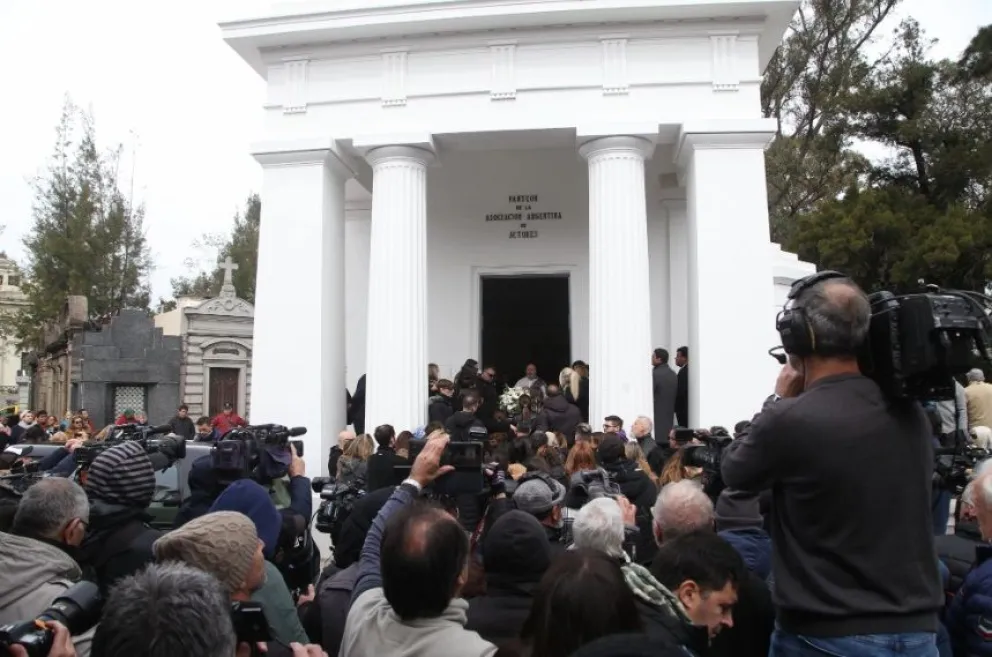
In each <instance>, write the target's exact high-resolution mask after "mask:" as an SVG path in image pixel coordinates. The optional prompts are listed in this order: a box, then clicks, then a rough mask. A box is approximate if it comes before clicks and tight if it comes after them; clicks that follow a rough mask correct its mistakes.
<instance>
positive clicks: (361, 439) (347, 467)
mask: <svg viewBox="0 0 992 657" xmlns="http://www.w3.org/2000/svg"><path fill="white" fill-rule="evenodd" d="M374 445H375V443H374V442H373V440H372V436H370V435H368V434H367V433H363V434H362V435H360V436H358V437H357V438H355V439H354V440H351V441H349V442H348V446H347V447H345V448H344V453H343V454H341V458H340V459H338V476H337V481H338V482H339V483H342V484H345V485H350V484H353V483H355V482H356V481H358V480H359V479H361V480H362V481H363V482H364V481H365V478H366V476H367V474H368V460H369V457H370V456H371V455H372V452H373V451H374V450H373V446H374Z"/></svg>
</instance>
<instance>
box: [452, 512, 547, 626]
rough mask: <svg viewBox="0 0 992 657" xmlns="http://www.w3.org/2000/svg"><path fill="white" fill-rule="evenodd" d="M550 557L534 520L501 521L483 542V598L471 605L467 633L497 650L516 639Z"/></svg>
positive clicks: (515, 516) (517, 516) (522, 516)
mask: <svg viewBox="0 0 992 657" xmlns="http://www.w3.org/2000/svg"><path fill="white" fill-rule="evenodd" d="M551 555H552V552H551V545H550V544H549V543H548V538H547V536H546V535H545V532H544V529H543V528H542V527H541V524H540V523H539V522H538V521H537V520H536V519H535V518H534V517H533V516H531V515H530V514H528V513H525V512H523V511H509V512H507V513H505V514H504V515H502V516H500V517H499V519H498V520H496V522H494V523H493V526H492V527H491V528H490V529H489V531H488V532H487V533H486V535H485V537H484V539H483V541H482V559H483V566H484V568H485V572H486V593H485V595H482V596H477V597H475V598H472V599H471V600H469V603H468V620H466V622H465V629H467V630H473V631H475V632H478V633H479V636H481V637H482V638H483V639H485V640H486V641H489V642H490V643H493V644H496V645H500V643H501V642H504V641H511V640H513V639H516V638H518V637H519V636H520V630H521V629H523V626H524V621H525V620H527V615H528V614H529V613H530V608H531V606H532V604H533V602H534V592H535V591H536V590H537V585H538V582H540V581H541V576H542V575H544V571H546V570H547V569H548V566H550V565H551Z"/></svg>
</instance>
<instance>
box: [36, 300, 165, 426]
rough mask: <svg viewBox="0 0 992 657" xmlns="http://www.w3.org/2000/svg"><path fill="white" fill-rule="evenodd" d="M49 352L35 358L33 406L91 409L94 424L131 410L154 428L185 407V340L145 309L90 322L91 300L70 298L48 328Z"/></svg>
mask: <svg viewBox="0 0 992 657" xmlns="http://www.w3.org/2000/svg"><path fill="white" fill-rule="evenodd" d="M42 343H43V345H44V346H43V347H42V348H41V349H39V350H38V351H36V352H32V353H30V354H28V356H27V357H26V359H25V361H26V365H27V368H28V374H29V376H30V378H31V384H30V387H31V389H30V404H29V406H30V408H31V409H44V410H46V411H48V412H49V413H54V414H56V415H57V416H59V417H61V416H62V415H63V414H64V413H65V412H66V411H67V410H70V409H71V410H73V411H78V410H79V409H81V408H85V409H87V410H88V411H89V413H90V417H91V418H92V419H93V422H94V424H96V425H97V426H103V425H106V424H109V423H111V422H113V421H114V418H116V417H117V416H118V415H120V414H121V413H122V412H123V411H124V410H125V409H132V410H134V411H135V412H141V413H145V414H146V415H147V416H148V418H149V421H150V422H152V423H156V422H165V421H167V420H168V419H169V418H170V417H172V415H173V413H174V411H175V408H176V406H177V405H178V403H179V364H180V344H179V339H178V338H176V337H174V336H167V335H165V334H164V333H163V331H162V329H160V328H157V327H156V326H155V323H154V320H153V319H152V318H151V317H150V316H149V315H148V313H147V312H145V311H144V310H131V309H125V310H121V311H120V312H119V313H118V314H116V315H113V316H110V317H107V318H102V319H99V320H90V319H89V312H88V304H87V300H86V297H82V296H70V297H68V298H67V299H66V302H65V305H64V306H63V310H62V313H61V315H60V317H59V320H58V321H57V322H54V323H52V324H49V325H47V326H46V327H44V330H43V339H42Z"/></svg>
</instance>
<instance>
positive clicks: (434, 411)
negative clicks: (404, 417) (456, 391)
mask: <svg viewBox="0 0 992 657" xmlns="http://www.w3.org/2000/svg"><path fill="white" fill-rule="evenodd" d="M454 412H455V409H454V407H453V406H452V405H451V397H445V396H444V395H432V396H431V398H430V399H428V400H427V423H428V424H430V423H431V422H441V423H444V422H447V421H448V418H449V417H451V416H452V415H453V414H454Z"/></svg>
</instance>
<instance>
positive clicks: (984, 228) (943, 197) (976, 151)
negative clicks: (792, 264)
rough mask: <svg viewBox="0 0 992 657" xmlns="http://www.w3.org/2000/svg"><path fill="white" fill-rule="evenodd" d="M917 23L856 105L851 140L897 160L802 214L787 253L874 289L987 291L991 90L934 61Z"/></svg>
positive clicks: (991, 249)
mask: <svg viewBox="0 0 992 657" xmlns="http://www.w3.org/2000/svg"><path fill="white" fill-rule="evenodd" d="M929 48H930V42H929V41H928V40H927V39H926V38H925V37H924V35H923V34H922V31H921V30H920V28H919V25H918V24H916V23H915V22H914V21H906V22H904V23H903V24H902V25H901V26H900V29H899V31H898V35H897V39H896V41H895V43H894V46H893V50H892V52H891V56H889V57H888V58H886V60H885V62H883V63H882V64H881V65H880V66H878V67H877V68H876V69H875V70H873V71H872V73H871V74H870V75H869V76H868V77H867V78H866V79H865V80H864V83H863V84H862V86H861V88H860V89H859V90H858V92H857V93H852V94H851V95H850V97H849V98H848V100H847V108H848V109H847V112H848V116H847V122H848V125H849V128H850V130H851V134H852V135H854V136H857V137H859V138H860V139H863V140H866V141H868V142H871V143H874V144H880V145H882V146H885V147H886V148H887V149H888V150H890V151H891V152H892V153H893V155H892V156H891V157H888V158H885V159H883V160H882V161H880V162H878V163H876V164H874V165H873V166H871V167H870V168H869V169H868V170H867V171H866V172H865V174H864V175H863V176H861V177H860V178H859V179H858V180H857V181H856V182H854V183H852V184H851V185H849V186H848V188H847V190H846V191H845V192H844V193H843V194H842V195H841V197H840V198H826V199H823V200H822V201H820V202H819V203H818V204H817V205H816V206H815V207H814V208H813V209H812V210H811V211H809V212H806V213H804V214H801V215H797V216H796V217H794V219H793V222H792V225H791V230H790V231H789V239H788V240H787V241H786V247H787V248H789V249H791V250H794V251H796V252H797V253H799V255H800V256H801V257H803V258H806V259H810V260H812V261H813V262H816V263H817V264H818V265H820V266H822V267H827V268H835V269H841V270H843V271H845V272H848V273H850V274H851V275H852V276H854V277H855V278H856V279H857V280H858V281H859V282H860V283H861V284H862V285H863V286H864V287H866V288H869V289H875V288H879V287H885V288H890V289H894V290H910V289H914V288H915V287H916V285H917V281H918V280H920V279H926V280H927V282H930V283H936V284H938V285H941V286H945V287H954V288H966V289H978V290H982V289H985V288H986V286H987V284H988V282H989V280H990V279H992V261H990V257H989V254H990V253H992V204H990V197H989V189H990V186H992V148H990V147H989V145H988V140H987V137H986V136H987V135H988V134H989V130H990V129H992V85H990V84H989V82H988V81H986V80H982V79H978V78H975V77H973V76H970V75H965V74H963V71H964V70H965V69H964V68H963V67H964V66H965V65H964V64H962V63H960V62H952V61H949V60H941V61H938V60H933V59H932V58H930V57H929Z"/></svg>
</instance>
